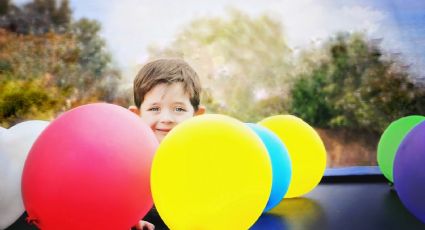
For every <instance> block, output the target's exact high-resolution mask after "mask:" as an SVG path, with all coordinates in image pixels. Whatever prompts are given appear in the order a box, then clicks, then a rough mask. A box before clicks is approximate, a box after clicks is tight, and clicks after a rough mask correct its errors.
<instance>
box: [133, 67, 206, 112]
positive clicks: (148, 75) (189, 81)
mask: <svg viewBox="0 0 425 230" xmlns="http://www.w3.org/2000/svg"><path fill="white" fill-rule="evenodd" d="M176 82H181V83H183V90H184V91H185V92H186V93H188V94H189V97H190V103H191V104H192V106H193V108H194V109H195V111H198V108H199V103H200V94H201V90H202V88H201V83H200V80H199V77H198V74H197V73H196V72H195V70H193V69H192V67H190V66H189V64H187V63H186V62H185V61H183V60H181V59H158V60H155V61H152V62H149V63H147V64H146V65H144V66H143V68H142V69H140V71H139V73H137V75H136V78H135V79H134V84H133V91H134V103H135V104H136V106H137V108H140V106H141V104H142V102H143V100H144V98H145V95H146V93H148V92H149V91H150V90H152V89H153V88H154V87H155V86H157V85H159V84H162V83H165V84H172V83H176Z"/></svg>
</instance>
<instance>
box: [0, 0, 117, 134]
mask: <svg viewBox="0 0 425 230" xmlns="http://www.w3.org/2000/svg"><path fill="white" fill-rule="evenodd" d="M6 3H7V4H6ZM0 6H2V7H3V6H4V7H3V8H4V9H5V10H4V11H5V14H4V15H3V16H2V17H0V27H3V28H4V29H1V28H0V82H1V84H2V86H1V91H0V99H1V101H0V111H1V114H0V123H1V124H2V125H4V126H8V125H10V124H14V123H16V122H18V121H21V120H23V119H37V118H38V119H42V118H52V117H54V116H55V115H56V114H57V113H59V112H61V111H63V110H67V109H70V108H72V107H75V106H78V105H81V104H86V103H89V102H95V101H107V102H111V101H112V100H114V99H115V94H116V91H117V85H118V84H117V82H118V81H119V76H120V73H119V72H118V71H117V70H115V69H113V68H112V67H111V66H110V62H111V57H110V54H109V53H108V52H107V51H106V49H105V46H106V44H105V41H104V40H103V39H102V38H101V37H100V35H99V33H100V30H101V26H100V24H99V23H98V22H96V21H94V20H88V19H80V20H79V21H76V22H73V21H72V12H71V10H70V9H69V2H68V0H62V1H61V2H60V4H59V5H58V4H57V2H56V1H55V0H34V1H33V2H30V3H27V4H25V5H24V6H22V7H17V6H15V5H14V4H12V3H10V2H8V1H6V2H5V3H4V4H0Z"/></svg>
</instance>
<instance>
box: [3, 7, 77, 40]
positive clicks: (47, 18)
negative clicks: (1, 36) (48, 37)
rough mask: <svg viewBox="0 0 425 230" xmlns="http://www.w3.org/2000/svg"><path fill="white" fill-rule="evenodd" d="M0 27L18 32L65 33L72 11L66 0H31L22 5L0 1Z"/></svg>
mask: <svg viewBox="0 0 425 230" xmlns="http://www.w3.org/2000/svg"><path fill="white" fill-rule="evenodd" d="M0 11H1V15H3V16H2V17H1V19H0V27H1V28H4V29H7V30H10V31H12V32H16V33H19V34H36V35H40V34H45V33H48V32H53V33H66V32H68V30H69V26H70V24H71V19H72V18H71V16H72V11H71V8H70V6H69V1H68V0H62V1H61V2H60V4H59V5H58V4H57V2H56V0H33V1H32V2H29V3H26V4H25V5H24V6H16V5H15V4H13V3H11V2H10V1H5V0H2V2H0Z"/></svg>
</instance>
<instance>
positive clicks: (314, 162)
mask: <svg viewBox="0 0 425 230" xmlns="http://www.w3.org/2000/svg"><path fill="white" fill-rule="evenodd" d="M259 124H260V125H262V126H264V127H266V128H268V129H270V130H271V131H273V132H274V133H275V134H276V135H277V136H279V138H280V139H281V140H282V142H283V143H284V144H285V146H286V148H287V149H288V152H289V156H290V158H291V162H292V177H291V182H290V183H289V188H288V192H287V193H286V195H285V198H292V197H298V196H302V195H304V194H306V193H308V192H310V191H311V190H313V189H314V187H316V186H317V184H319V182H320V180H321V178H322V177H323V174H324V172H325V168H326V149H325V146H324V145H323V142H322V139H321V138H320V136H319V135H318V134H317V132H316V131H315V130H314V129H313V128H312V127H311V126H310V125H308V124H307V123H306V122H304V121H303V120H301V119H300V118H298V117H295V116H292V115H277V116H272V117H268V118H266V119H264V120H262V121H260V122H259Z"/></svg>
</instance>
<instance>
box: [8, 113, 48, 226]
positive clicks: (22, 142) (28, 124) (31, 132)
mask: <svg viewBox="0 0 425 230" xmlns="http://www.w3.org/2000/svg"><path fill="white" fill-rule="evenodd" d="M48 124H49V122H47V121H35V120H34V121H25V122H22V123H19V124H17V125H15V126H13V127H11V128H10V129H5V128H1V127H0V181H1V182H0V183H1V186H0V213H1V215H0V229H5V228H7V227H8V226H10V225H11V224H13V223H14V222H15V221H16V220H17V219H18V218H19V217H20V216H21V215H22V214H23V213H24V211H25V210H24V204H23V203H22V195H21V176H22V170H23V167H24V163H25V159H26V158H27V155H28V152H29V151H30V149H31V146H32V144H33V143H34V141H35V140H36V138H37V137H38V136H39V135H40V133H41V132H42V131H43V130H44V129H45V128H46V127H47V125H48Z"/></svg>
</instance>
